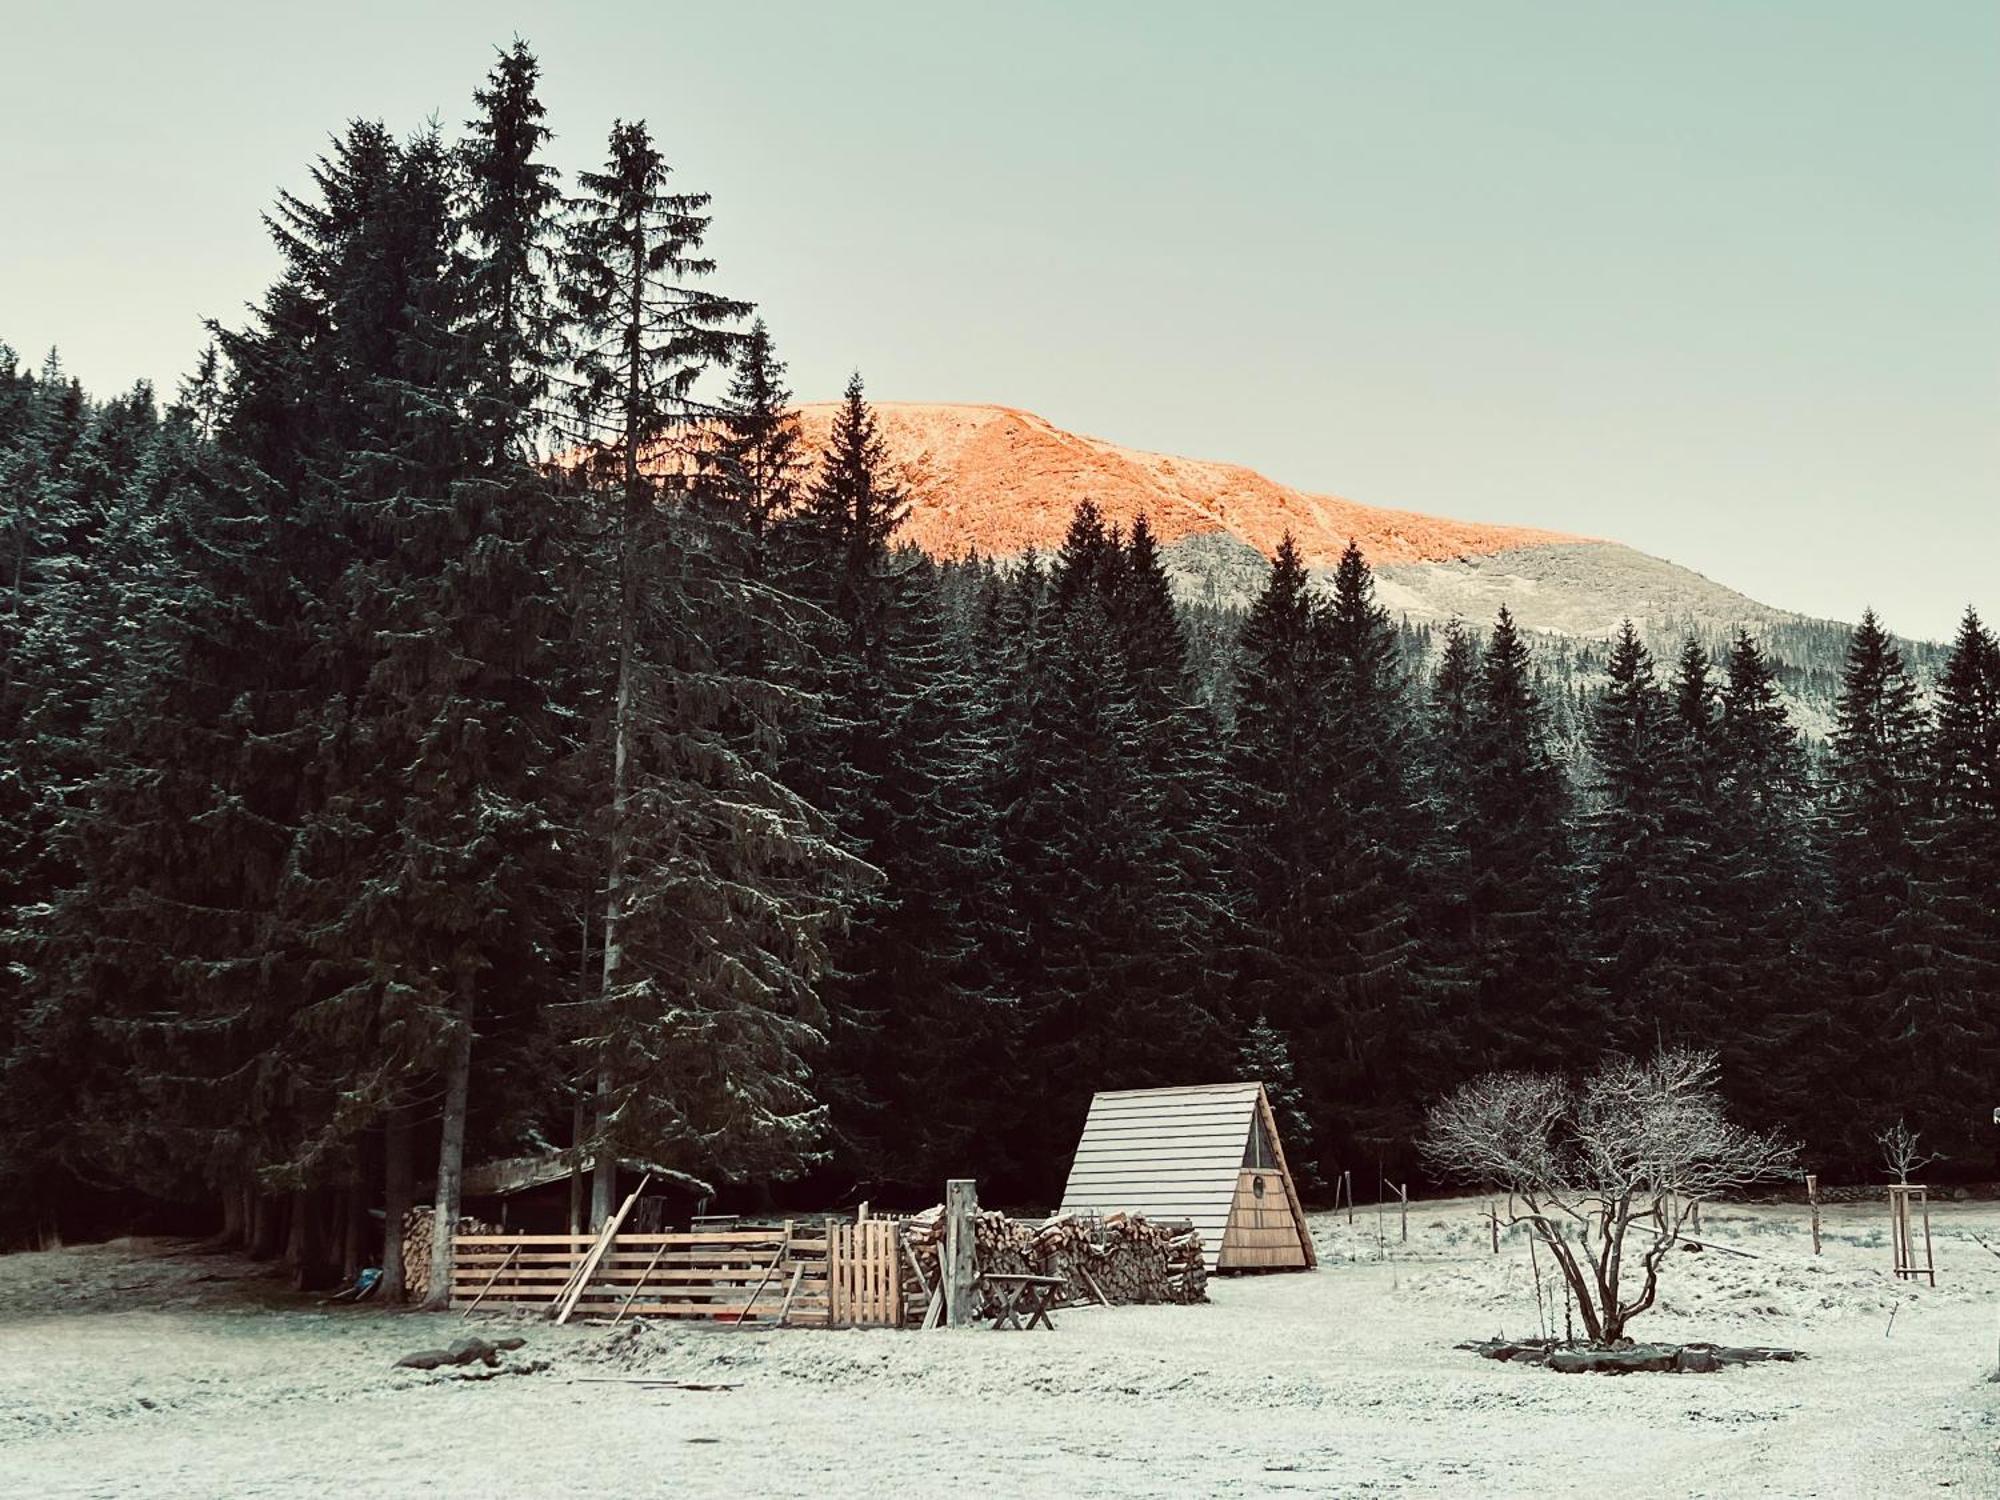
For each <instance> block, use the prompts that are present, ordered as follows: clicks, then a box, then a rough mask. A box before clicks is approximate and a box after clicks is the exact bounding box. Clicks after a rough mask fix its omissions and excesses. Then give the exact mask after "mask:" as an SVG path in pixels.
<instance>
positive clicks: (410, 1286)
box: [403, 1203, 500, 1302]
mask: <svg viewBox="0 0 2000 1500" xmlns="http://www.w3.org/2000/svg"><path fill="white" fill-rule="evenodd" d="M436 1219H437V1210H436V1209H434V1208H432V1207H431V1206H430V1205H429V1204H428V1203H426V1204H424V1205H422V1206H421V1207H418V1208H413V1209H410V1210H409V1211H408V1212H407V1213H405V1214H404V1215H403V1285H404V1287H405V1288H406V1289H407V1291H408V1294H409V1298H410V1300H411V1301H412V1302H421V1301H423V1300H424V1298H425V1297H427V1296H429V1295H430V1289H431V1225H432V1224H433V1223H434V1222H436ZM458 1232H459V1233H460V1234H498V1233H499V1232H500V1226H499V1225H497V1224H483V1223H481V1222H480V1221H479V1220H478V1219H475V1218H473V1217H472V1216H471V1215H470V1214H467V1215H465V1216H464V1217H462V1218H461V1219H459V1221H458Z"/></svg>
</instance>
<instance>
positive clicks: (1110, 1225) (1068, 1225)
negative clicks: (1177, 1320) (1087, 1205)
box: [1034, 1214, 1208, 1305]
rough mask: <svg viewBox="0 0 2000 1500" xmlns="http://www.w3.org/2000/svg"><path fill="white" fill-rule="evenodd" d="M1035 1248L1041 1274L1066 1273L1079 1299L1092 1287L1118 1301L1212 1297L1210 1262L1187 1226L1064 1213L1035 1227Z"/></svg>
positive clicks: (1132, 1217) (1125, 1216)
mask: <svg viewBox="0 0 2000 1500" xmlns="http://www.w3.org/2000/svg"><path fill="white" fill-rule="evenodd" d="M1034 1249H1035V1258H1036V1261H1037V1263H1038V1264H1039V1266H1040V1268H1041V1274H1043V1275H1046V1276H1065V1277H1068V1278H1069V1282H1070V1286H1071V1288H1072V1295H1073V1296H1074V1297H1075V1299H1076V1300H1079V1301H1082V1300H1095V1299H1094V1298H1093V1297H1092V1296H1091V1293H1093V1292H1096V1293H1099V1294H1101V1295H1102V1296H1103V1298H1104V1300H1105V1301H1106V1302H1110V1303H1113V1304H1116V1305H1123V1304H1125V1303H1131V1302H1206V1301H1207V1300H1208V1262H1207V1260H1206V1259H1205V1258H1204V1256H1203V1255H1202V1246H1201V1236H1200V1235H1199V1234H1197V1233H1196V1232H1195V1230H1194V1229H1193V1228H1192V1227H1191V1226H1189V1225H1185V1224H1162V1223H1156V1222H1154V1221H1153V1220H1151V1219H1148V1218H1147V1217H1146V1216H1145V1215H1144V1214H1107V1215H1106V1216H1105V1217H1104V1218H1102V1219H1098V1218H1086V1217H1082V1216H1080V1215H1076V1214H1062V1215H1058V1216H1057V1217H1055V1218H1053V1219H1050V1220H1048V1221H1047V1222H1046V1223H1044V1224H1043V1225H1042V1226H1041V1228H1039V1229H1038V1230H1036V1231H1035V1238H1034Z"/></svg>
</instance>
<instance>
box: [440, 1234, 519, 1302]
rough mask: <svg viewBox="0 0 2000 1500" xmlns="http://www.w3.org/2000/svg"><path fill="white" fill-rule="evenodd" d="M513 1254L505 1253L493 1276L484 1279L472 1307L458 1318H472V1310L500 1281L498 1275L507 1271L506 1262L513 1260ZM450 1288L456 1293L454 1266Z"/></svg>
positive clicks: (456, 1279) (455, 1268) (456, 1275)
mask: <svg viewBox="0 0 2000 1500" xmlns="http://www.w3.org/2000/svg"><path fill="white" fill-rule="evenodd" d="M515 1254H516V1252H514V1251H511V1250H510V1251H508V1252H507V1260H503V1261H501V1262H500V1264H499V1265H497V1266H495V1267H494V1268H493V1274H492V1275H491V1276H488V1277H487V1278H486V1284H485V1285H484V1286H482V1287H480V1289H479V1295H478V1296H477V1297H474V1298H473V1299H472V1307H468V1308H466V1310H465V1311H464V1313H462V1314H461V1315H460V1316H462V1317H467V1318H469V1317H471V1316H472V1309H473V1308H474V1307H477V1306H479V1304H480V1302H481V1301H482V1300H483V1299H484V1298H485V1296H486V1294H487V1293H488V1292H490V1291H492V1290H493V1283H494V1282H496V1281H498V1280H499V1279H500V1273H501V1272H502V1271H504V1270H506V1269H507V1265H508V1262H509V1261H511V1260H512V1259H513V1257H514V1255H515ZM451 1287H452V1290H453V1291H456V1290H457V1289H458V1271H457V1267H456V1266H455V1265H454V1267H453V1269H452V1276H451Z"/></svg>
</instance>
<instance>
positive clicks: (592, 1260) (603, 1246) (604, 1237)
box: [556, 1172, 653, 1323]
mask: <svg viewBox="0 0 2000 1500" xmlns="http://www.w3.org/2000/svg"><path fill="white" fill-rule="evenodd" d="M652 1180H653V1174H652V1173H651V1172H648V1173H647V1174H646V1175H645V1176H644V1177H642V1178H640V1179H639V1185H638V1186H637V1187H635V1188H633V1189H632V1196H631V1197H629V1198H627V1199H626V1200H625V1201H624V1202H623V1203H622V1204H620V1205H619V1208H618V1212H617V1213H616V1214H614V1215H613V1216H612V1217H611V1220H610V1222H609V1223H607V1224H606V1225H605V1226H604V1232H603V1233H602V1234H601V1235H599V1236H598V1239H597V1243H596V1244H595V1245H593V1246H592V1247H591V1250H590V1254H589V1255H588V1256H586V1257H585V1258H584V1262H583V1264H582V1265H581V1266H580V1267H578V1268H577V1273H576V1285H575V1286H574V1287H573V1288H571V1290H570V1292H569V1293H568V1301H567V1302H566V1303H565V1304H564V1305H563V1306H562V1307H561V1308H560V1309H559V1310H558V1311H557V1313H556V1322H557V1323H567V1322H568V1321H569V1318H570V1314H571V1313H573V1312H575V1311H576V1299H577V1295H578V1294H579V1293H580V1292H582V1290H583V1289H584V1288H585V1287H587V1286H589V1285H590V1278H591V1275H592V1273H593V1272H595V1271H596V1269H597V1263H598V1262H599V1261H600V1260H602V1259H603V1258H604V1252H605V1251H606V1250H609V1249H610V1248H611V1242H612V1241H613V1240H615V1239H617V1238H618V1230H619V1226H620V1225H622V1224H623V1223H624V1222H625V1216H626V1215H627V1214H629V1213H630V1212H631V1211H632V1205H633V1204H635V1203H637V1202H638V1201H639V1195H640V1194H641V1193H643V1192H645V1191H646V1185H647V1184H648V1183H650V1182H651V1181H652Z"/></svg>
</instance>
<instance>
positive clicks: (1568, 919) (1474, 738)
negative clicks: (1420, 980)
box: [1465, 607, 1615, 1067]
mask: <svg viewBox="0 0 2000 1500" xmlns="http://www.w3.org/2000/svg"><path fill="white" fill-rule="evenodd" d="M1465 755H1466V762H1467V790H1468V793H1469V796H1468V801H1469V804H1470V814H1471V815H1470V818H1469V821H1468V824H1467V827H1466V847H1467V853H1466V868H1467V878H1468V884H1469V888H1470V890H1469V901H1468V906H1469V918H1470V935H1471V942H1472V948H1473V952H1474V954H1475V959H1474V973H1475V976H1476V984H1477V998H1476V1001H1475V1012H1474V1019H1473V1023H1472V1026H1471V1029H1470V1037H1471V1039H1472V1040H1473V1041H1474V1044H1475V1045H1477V1046H1478V1047H1479V1048H1480V1050H1481V1051H1482V1053H1484V1054H1485V1055H1488V1056H1490V1057H1491V1058H1493V1059H1494V1061H1496V1062H1499V1063H1502V1064H1503V1065H1505V1066H1512V1067H1552V1066H1561V1065H1562V1064H1563V1063H1564V1062H1565V1061H1566V1060H1568V1059H1571V1058H1574V1057H1575V1056H1576V1055H1577V1054H1578V1052H1579V1051H1583V1052H1584V1053H1585V1054H1586V1055H1594V1054H1595V1052H1596V1050H1597V1049H1598V1048H1601V1047H1602V1046H1604V1045H1605V1044H1606V1043H1607V1042H1609V1041H1611V1040H1612V1037H1613V1036H1614V1035H1615V1032H1614V1031H1613V1029H1612V1028H1611V1027H1609V1026H1608V1025H1607V1023H1606V1018H1604V1017H1603V1016H1601V1015H1599V1014H1596V1013H1595V1011H1594V1008H1593V1007H1592V1006H1590V1005H1589V1004H1587V1003H1586V1002H1585V1001H1584V999H1583V997H1582V995H1581V994H1580V989H1581V986H1582V981H1583V976H1582V974H1581V972H1580V970H1579V967H1578V964H1577V962H1576V955H1575V943H1576V938H1577V931H1578V920H1577V918H1578V913H1577V897H1578V889H1577V871H1576V864H1575V857H1574V853H1573V850H1572V846H1571V834H1570V826H1571V822H1570V817H1571V813H1570V791H1569V784H1568V781H1567V779H1566V777H1565V775H1564V771H1563V766H1562V763H1561V762H1560V761H1559V760H1558V759H1557V758H1556V755H1555V752H1554V750H1553V749H1552V747H1551V744H1550V728H1549V720H1548V713H1547V710H1546V709H1545V708H1544V706H1543V704H1542V701H1541V697H1540V695H1539V694H1538V693H1537V692H1536V690H1535V685H1534V682H1533V677H1532V673H1531V669H1530V663H1529V657H1528V648H1527V643H1526V642H1525V641H1523V640H1522V639H1521V636H1520V632H1519V631H1518V630H1516V629H1515V627H1514V621H1513V617H1512V616H1511V615H1509V614H1508V612H1507V610H1506V609H1505V608H1504V607H1503V608H1502V609H1501V611H1500V614H1499V617H1498V618H1497V619H1496V620H1495V622H1494V626H1493V634H1492V635H1491V636H1490V637H1489V638H1488V640H1487V643H1486V649H1485V652H1484V654H1483V655H1482V656H1481V658H1480V663H1479V675H1478V677H1477V679H1476V680H1475V682H1474V684H1473V688H1472V693H1471V713H1470V715H1469V724H1468V743H1467V746H1466V750H1465Z"/></svg>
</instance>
